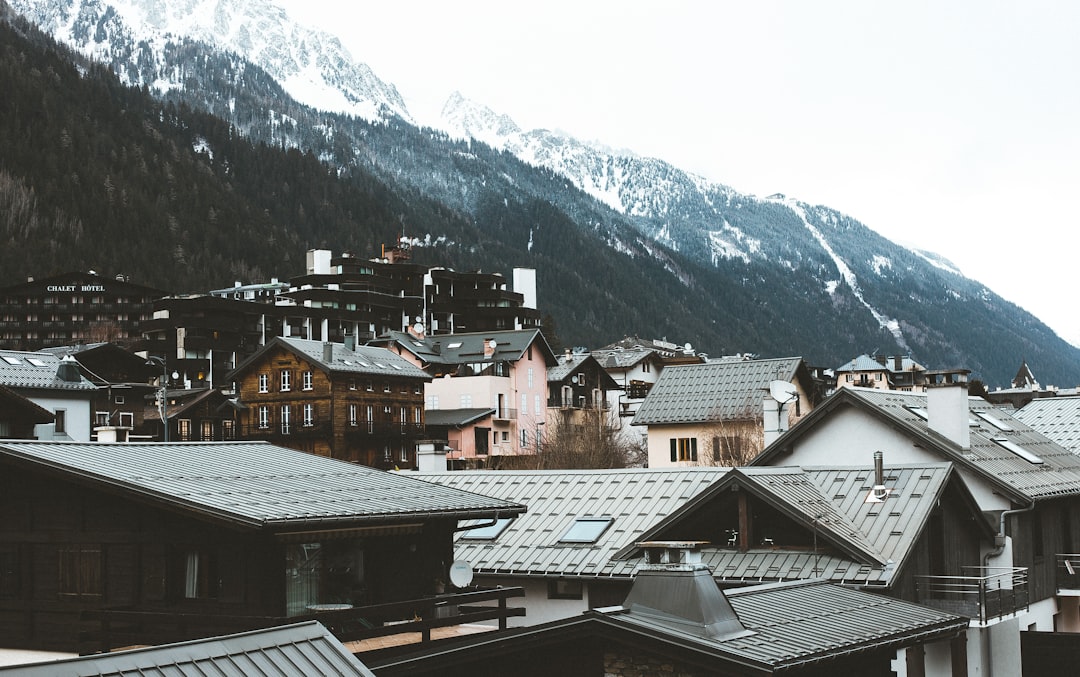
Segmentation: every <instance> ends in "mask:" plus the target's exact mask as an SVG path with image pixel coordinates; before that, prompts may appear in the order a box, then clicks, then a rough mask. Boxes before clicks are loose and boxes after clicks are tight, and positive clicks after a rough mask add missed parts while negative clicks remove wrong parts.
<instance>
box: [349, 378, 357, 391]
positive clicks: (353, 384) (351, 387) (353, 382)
mask: <svg viewBox="0 0 1080 677" xmlns="http://www.w3.org/2000/svg"><path fill="white" fill-rule="evenodd" d="M349 390H356V379H354V378H351V379H349Z"/></svg>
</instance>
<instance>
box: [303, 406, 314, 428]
mask: <svg viewBox="0 0 1080 677" xmlns="http://www.w3.org/2000/svg"><path fill="white" fill-rule="evenodd" d="M313 425H315V405H314V404H311V403H308V404H305V405H304V427H305V428H310V427H311V426H313Z"/></svg>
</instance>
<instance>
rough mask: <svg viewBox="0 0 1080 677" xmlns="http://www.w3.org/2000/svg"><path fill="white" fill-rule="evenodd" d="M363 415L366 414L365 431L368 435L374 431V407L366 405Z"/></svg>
mask: <svg viewBox="0 0 1080 677" xmlns="http://www.w3.org/2000/svg"><path fill="white" fill-rule="evenodd" d="M364 413H365V414H367V419H365V420H367V431H368V432H369V433H370V432H373V431H374V430H375V405H373V404H369V405H367V409H366V410H365V412H364Z"/></svg>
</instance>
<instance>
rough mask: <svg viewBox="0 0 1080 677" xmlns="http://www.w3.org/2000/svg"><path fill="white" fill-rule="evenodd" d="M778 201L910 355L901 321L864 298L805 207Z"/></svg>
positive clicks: (789, 201)
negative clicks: (792, 214)
mask: <svg viewBox="0 0 1080 677" xmlns="http://www.w3.org/2000/svg"><path fill="white" fill-rule="evenodd" d="M777 201H779V202H782V203H783V204H784V205H786V206H787V207H788V208H789V209H791V211H793V212H795V214H796V215H797V216H798V217H799V219H800V220H802V222H803V225H805V226H806V229H807V230H809V231H810V234H811V235H812V236H813V237H814V239H815V240H817V241H818V244H820V245H821V248H822V249H824V250H825V252H826V253H827V254H828V255H829V257H830V258H831V259H832V260H833V263H834V264H835V265H836V268H837V270H839V271H840V277H842V278H843V280H844V282H845V283H847V286H848V288H850V289H851V293H852V294H853V295H854V296H855V299H856V300H858V302H859V303H861V304H862V305H863V307H865V308H866V309H867V310H868V311H870V314H871V315H872V316H873V317H874V319H875V320H876V321H877V323H878V325H879V326H881V328H883V329H885V330H886V331H888V332H889V333H890V334H892V335H893V338H895V339H896V343H897V345H899V346H900V347H901V348H903V349H905V350H907V351H908V352H909V353H910V352H911V346H909V345H908V343H907V340H906V339H905V338H904V334H903V332H902V331H900V322H899V320H895V319H893V318H891V317H887V316H886V315H885V314H884V313H882V312H880V311H879V310H877V309H876V308H874V307H873V306H872V305H870V303H869V302H868V301H867V300H866V299H865V298H864V297H863V293H862V289H861V288H860V287H859V280H858V279H857V278H856V277H855V272H854V271H852V270H851V267H850V266H848V264H847V263H846V262H845V261H844V260H843V259H842V258H841V257H840V255H839V254H837V253H836V251H835V250H834V249H833V248H832V245H830V244H829V241H828V240H827V239H825V235H824V234H823V233H822V232H821V230H820V229H818V228H817V227H816V226H814V225H813V224H812V223H810V219H808V218H807V216H806V210H805V209H804V208H803V205H802V204H801V203H799V202H798V201H796V200H794V199H791V198H784V197H781V198H779V199H778V200H777ZM834 289H835V288H834ZM830 293H831V292H830Z"/></svg>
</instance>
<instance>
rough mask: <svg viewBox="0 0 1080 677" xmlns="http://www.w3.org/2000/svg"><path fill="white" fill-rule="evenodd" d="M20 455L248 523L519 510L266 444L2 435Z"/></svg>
mask: <svg viewBox="0 0 1080 677" xmlns="http://www.w3.org/2000/svg"><path fill="white" fill-rule="evenodd" d="M5 459H19V460H22V461H27V462H30V463H33V464H37V465H41V466H47V467H49V468H54V469H57V470H60V471H63V472H67V473H70V474H72V475H74V476H77V477H78V478H80V479H87V480H90V481H93V482H98V483H101V484H107V485H109V486H112V487H118V488H120V489H122V490H124V491H126V492H129V493H132V494H136V495H139V496H142V497H145V498H147V499H149V500H151V501H160V502H163V503H168V504H173V505H178V506H181V507H184V508H186V509H189V510H192V511H195V512H201V513H204V514H208V515H211V516H214V517H217V518H219V519H223V520H228V521H232V522H237V523H240V524H243V525H246V526H249V527H254V528H261V527H274V528H289V527H291V526H300V525H307V526H310V524H311V523H322V522H327V523H330V524H334V525H338V524H345V523H349V522H360V523H368V524H379V523H384V524H385V523H395V522H401V521H406V520H408V519H420V518H423V517H426V516H445V517H453V516H458V517H459V518H466V517H494V516H495V515H502V516H506V515H509V514H516V513H518V512H522V511H524V507H523V506H521V505H519V504H515V503H511V502H508V501H504V500H500V499H497V498H489V497H487V496H480V495H477V494H472V493H468V492H467V491H462V490H459V489H456V488H454V487H434V486H432V485H431V484H430V483H425V482H420V481H419V480H417V479H415V478H414V477H412V476H410V475H405V474H399V473H389V472H384V471H381V470H376V469H374V468H368V467H366V466H362V465H354V464H352V463H346V462H345V461H339V460H335V459H330V458H325V457H322V456H315V455H313V454H307V453H304V452H301V451H296V450H293V449H286V448H285V447H278V446H274V445H272V444H267V443H265V442H180V443H172V444H166V443H128V444H108V443H74V442H18V441H0V461H3V460H5Z"/></svg>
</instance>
